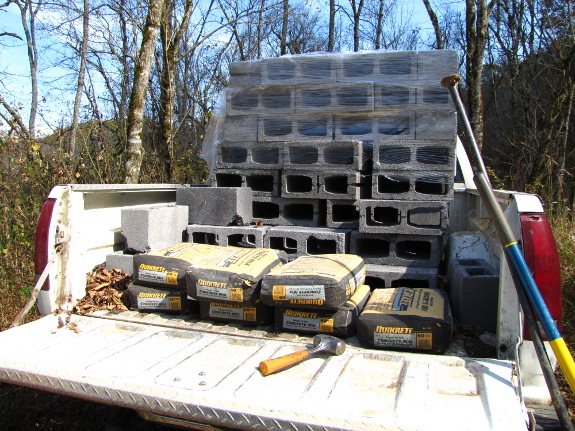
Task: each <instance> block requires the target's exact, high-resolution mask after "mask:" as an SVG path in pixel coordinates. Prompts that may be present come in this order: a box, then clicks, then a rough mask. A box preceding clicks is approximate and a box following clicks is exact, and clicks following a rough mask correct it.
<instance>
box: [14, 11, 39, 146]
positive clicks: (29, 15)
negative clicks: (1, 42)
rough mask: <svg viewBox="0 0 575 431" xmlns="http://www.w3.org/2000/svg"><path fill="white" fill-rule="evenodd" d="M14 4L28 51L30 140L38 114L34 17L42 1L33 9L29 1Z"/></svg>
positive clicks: (34, 131)
mask: <svg viewBox="0 0 575 431" xmlns="http://www.w3.org/2000/svg"><path fill="white" fill-rule="evenodd" d="M14 3H16V5H17V6H18V8H19V9H20V17H21V19H22V27H23V29H24V34H25V35H26V45H27V49H28V63H29V64H30V86H31V93H32V94H31V98H30V99H31V100H30V118H29V119H28V132H29V134H30V138H32V139H33V138H34V135H35V133H36V115H37V112H38V49H37V46H36V15H37V14H38V11H39V10H40V7H41V6H42V0H40V1H38V2H37V3H36V7H33V4H32V1H31V0H24V1H21V0H16V1H15V2H14Z"/></svg>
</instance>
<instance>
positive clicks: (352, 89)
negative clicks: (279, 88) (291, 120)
mask: <svg viewBox="0 0 575 431" xmlns="http://www.w3.org/2000/svg"><path fill="white" fill-rule="evenodd" d="M295 102H296V103H295V110H296V112H299V113H302V112H314V111H315V112H317V111H320V112H356V111H357V112H362V111H367V112H369V111H373V110H374V105H375V101H374V89H373V83H371V82H355V83H340V84H315V85H312V84H309V85H300V86H297V87H296V90H295Z"/></svg>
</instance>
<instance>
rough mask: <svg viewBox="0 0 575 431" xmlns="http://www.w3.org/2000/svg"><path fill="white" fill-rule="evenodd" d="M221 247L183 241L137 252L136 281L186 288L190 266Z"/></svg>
mask: <svg viewBox="0 0 575 431" xmlns="http://www.w3.org/2000/svg"><path fill="white" fill-rule="evenodd" d="M219 249H220V247H218V246H217V245H208V244H197V243H193V242H182V243H179V244H174V245H172V246H170V247H166V248H163V249H161V250H156V251H152V252H150V253H147V254H137V255H135V256H134V272H133V279H134V283H136V284H140V285H143V286H157V287H172V288H179V289H182V290H185V289H186V271H187V270H188V268H189V267H190V266H191V265H192V264H193V263H194V262H196V261H199V260H201V259H203V258H205V257H206V256H209V255H210V254H212V253H216V252H217V251H218V250H219Z"/></svg>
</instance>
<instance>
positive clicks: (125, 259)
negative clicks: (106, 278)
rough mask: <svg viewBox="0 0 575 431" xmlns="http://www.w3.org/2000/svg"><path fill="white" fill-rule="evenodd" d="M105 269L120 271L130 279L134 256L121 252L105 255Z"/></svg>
mask: <svg viewBox="0 0 575 431" xmlns="http://www.w3.org/2000/svg"><path fill="white" fill-rule="evenodd" d="M106 268H107V269H120V270H122V271H124V272H125V273H126V274H127V275H128V276H130V277H131V276H132V273H133V272H134V255H133V254H128V253H126V252H124V251H123V250H122V251H115V252H114V253H110V254H108V255H106Z"/></svg>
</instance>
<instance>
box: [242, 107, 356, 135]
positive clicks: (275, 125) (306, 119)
mask: <svg viewBox="0 0 575 431" xmlns="http://www.w3.org/2000/svg"><path fill="white" fill-rule="evenodd" d="M349 139H350V138H349V137H347V138H344V139H343V140H349ZM326 140H333V116H332V115H330V114H323V113H317V114H308V115H302V114H297V115H293V116H285V115H284V116H265V117H261V118H260V119H259V121H258V141H262V142H269V141H289V142H294V141H295V142H301V141H326ZM236 141H237V139H236Z"/></svg>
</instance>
